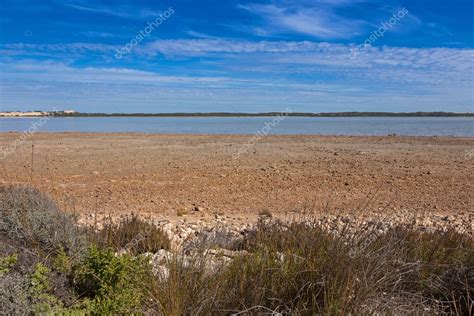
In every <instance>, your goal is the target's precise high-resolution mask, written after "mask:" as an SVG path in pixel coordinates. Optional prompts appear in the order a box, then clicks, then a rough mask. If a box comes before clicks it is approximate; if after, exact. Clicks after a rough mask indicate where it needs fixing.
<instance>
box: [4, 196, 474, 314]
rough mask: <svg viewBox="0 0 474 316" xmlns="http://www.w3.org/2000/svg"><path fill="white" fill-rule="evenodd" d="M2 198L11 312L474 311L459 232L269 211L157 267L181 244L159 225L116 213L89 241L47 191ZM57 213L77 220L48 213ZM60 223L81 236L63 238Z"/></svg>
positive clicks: (468, 243) (470, 270) (473, 258)
mask: <svg viewBox="0 0 474 316" xmlns="http://www.w3.org/2000/svg"><path fill="white" fill-rule="evenodd" d="M13 196H18V197H19V198H18V199H16V198H13ZM0 198H1V201H0V205H1V206H2V208H1V212H2V220H1V223H2V226H1V227H2V229H1V230H0V237H1V238H2V239H1V240H2V241H6V242H7V243H10V245H11V248H12V249H16V252H13V253H12V250H11V249H10V250H9V253H8V254H3V253H2V254H1V256H0V271H1V272H0V309H1V310H2V311H5V312H7V313H10V314H18V313H21V314H28V313H34V312H50V313H66V314H67V313H73V312H78V313H82V314H132V313H135V314H140V313H150V314H159V315H182V314H192V315H207V314H230V313H237V312H243V311H246V314H253V315H256V314H262V313H273V312H274V313H281V314H297V315H300V314H304V315H310V314H325V315H326V314H328V315H332V314H334V315H335V314H337V315H340V314H426V313H427V314H455V315H469V314H472V312H473V303H472V299H473V297H474V293H473V291H474V244H473V240H472V237H471V236H469V235H466V234H460V233H456V232H454V231H444V232H442V231H433V232H426V231H419V230H416V229H415V228H413V227H394V228H391V229H389V230H388V231H384V232H382V231H379V230H377V228H376V227H375V226H373V227H370V226H368V227H366V229H364V230H360V231H358V232H356V233H354V232H353V231H349V230H344V229H343V230H342V231H341V232H340V233H339V234H335V233H333V232H329V231H328V230H326V229H325V228H323V227H322V226H320V225H318V224H317V223H316V222H311V221H305V222H292V223H282V222H279V221H277V220H274V219H270V218H268V217H267V216H264V217H262V219H261V220H260V221H259V223H258V224H257V225H256V227H255V228H254V229H253V230H251V231H250V232H248V233H247V234H246V235H245V236H244V237H243V239H240V240H239V241H238V242H235V241H228V242H226V241H223V240H221V239H222V238H224V239H225V238H228V239H231V238H232V234H225V233H223V232H222V231H221V230H219V232H218V234H217V235H218V236H219V238H218V242H217V241H209V240H207V241H203V242H201V243H196V245H195V247H194V249H190V248H186V249H185V250H183V253H174V254H173V255H172V256H171V258H168V259H167V260H165V261H164V262H162V263H160V264H162V266H161V267H162V268H163V269H164V271H166V273H156V272H155V275H153V274H152V273H153V272H152V271H155V270H154V268H153V267H152V265H151V264H150V262H151V258H150V257H148V256H145V255H143V253H145V252H152V253H154V252H158V251H159V250H160V249H169V248H170V241H169V239H168V237H167V236H166V234H164V232H163V231H162V230H161V229H160V228H159V227H157V226H155V225H152V224H150V223H148V222H146V221H144V220H142V219H139V218H138V217H136V216H132V217H129V218H125V219H124V221H123V222H118V223H112V222H111V221H110V222H106V223H105V224H104V226H103V228H102V229H101V230H97V229H95V230H93V233H92V234H91V237H90V238H89V242H88V244H87V243H86V242H84V241H83V240H82V236H83V235H82V233H78V232H82V231H83V230H82V229H80V228H78V227H76V224H75V223H74V221H72V220H70V219H68V220H65V219H63V217H61V215H59V214H62V213H60V211H59V209H58V208H57V207H56V206H55V204H54V203H53V202H52V201H51V200H50V199H48V198H46V197H45V196H44V195H42V194H40V193H39V192H38V191H36V190H34V189H31V188H27V189H26V188H15V187H10V188H7V189H5V188H4V189H2V190H1V196H0ZM41 210H43V211H41ZM30 212H31V213H32V214H29V213H30ZM37 213H41V216H40V215H39V214H37ZM12 214H15V215H14V216H13V215H12ZM20 215H21V216H20ZM4 216H6V219H5V218H4ZM64 216H66V215H64ZM50 217H51V218H50ZM58 218H60V220H58ZM65 218H69V217H65ZM36 221H38V222H39V223H44V225H43V226H41V225H38V224H36V223H37V222H36ZM58 221H59V222H61V223H66V224H67V225H72V226H70V227H67V228H66V229H64V228H58V227H56V226H55V225H50V224H47V223H49V222H54V223H58ZM73 226H74V227H73ZM15 229H16V230H15ZM14 232H15V233H14ZM16 232H18V233H16ZM55 234H75V235H72V236H64V238H65V239H64V240H60V239H58V238H57V236H55ZM78 234H79V235H78ZM47 235H49V237H48V236H47ZM78 236H81V237H80V238H79V237H78ZM77 240H81V242H80V243H79V242H77ZM224 244H226V245H232V247H231V248H232V249H233V250H234V251H233V252H232V253H234V254H235V256H233V257H232V258H231V259H230V258H227V259H226V260H223V261H222V263H221V264H218V265H214V266H213V268H212V269H209V265H210V259H211V258H210V257H209V255H208V254H209V251H208V250H209V248H210V247H212V248H215V247H221V248H220V249H222V248H223V247H222V245H224ZM77 245H81V247H83V248H84V247H85V248H86V250H85V252H84V253H83V255H81V256H76V255H75V253H76V251H75V250H74V251H73V249H77V248H76V246H77ZM81 247H79V248H81ZM25 248H28V249H36V248H38V249H40V251H38V252H35V255H37V256H38V257H37V258H38V260H33V261H31V260H30V261H28V260H27V261H25V260H24V259H22V258H23V255H22V251H24V249H25ZM81 249H82V248H81ZM123 250H126V252H124V251H123ZM160 251H163V250H160ZM184 252H186V254H185V253H184ZM17 253H18V255H17ZM35 258H36V257H35ZM26 264H29V265H31V266H30V267H29V268H28V269H26V270H25V269H23V268H22V267H21V265H26ZM20 270H25V271H29V272H28V273H27V274H23V275H22V274H19V273H18V271H20ZM53 285H54V286H53ZM61 286H62V287H61ZM58 289H62V291H63V293H62V294H61V292H60V291H58Z"/></svg>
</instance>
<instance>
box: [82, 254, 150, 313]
mask: <svg viewBox="0 0 474 316" xmlns="http://www.w3.org/2000/svg"><path fill="white" fill-rule="evenodd" d="M150 276H151V270H150V266H149V263H148V259H146V258H143V257H132V256H131V255H128V254H124V255H120V256H118V255H115V254H114V252H113V251H112V250H100V249H98V248H96V247H92V248H90V249H89V252H88V254H87V256H86V257H85V258H84V259H83V261H81V262H80V263H78V264H77V265H76V266H75V267H74V269H73V284H74V287H75V290H76V291H77V293H78V294H79V295H80V297H81V298H85V299H86V300H85V301H84V302H83V305H84V306H85V308H86V309H87V310H89V311H90V312H91V313H92V314H98V315H104V314H107V315H109V314H110V315H112V314H131V313H138V312H140V310H141V307H142V306H143V303H144V300H145V294H144V292H145V288H146V285H147V284H148V282H149V279H150Z"/></svg>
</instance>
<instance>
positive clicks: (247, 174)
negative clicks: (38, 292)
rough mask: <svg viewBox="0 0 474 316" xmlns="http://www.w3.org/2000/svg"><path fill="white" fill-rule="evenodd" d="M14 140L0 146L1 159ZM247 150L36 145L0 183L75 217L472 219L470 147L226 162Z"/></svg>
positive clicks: (269, 150) (262, 155)
mask: <svg viewBox="0 0 474 316" xmlns="http://www.w3.org/2000/svg"><path fill="white" fill-rule="evenodd" d="M19 137H20V134H18V133H2V134H0V146H1V148H5V147H6V146H8V145H9V144H11V143H12V142H14V141H15V140H16V139H18V138H19ZM250 138H251V136H207V135H206V136H204V135H203V136H201V135H145V134H85V133H58V134H49V133H41V134H36V135H34V137H33V138H31V139H29V140H27V141H26V142H24V143H23V144H22V145H21V146H20V147H19V148H18V149H17V150H16V151H15V152H14V153H12V154H10V155H8V156H7V157H6V159H4V160H2V161H0V162H1V165H2V168H1V169H0V177H1V178H0V181H1V182H4V183H11V182H29V183H31V182H33V183H34V185H36V186H37V187H39V188H40V189H41V190H44V191H46V192H48V193H50V194H51V195H52V196H53V197H54V198H55V199H56V200H58V201H59V203H60V204H61V205H62V206H63V207H65V208H66V209H68V210H70V211H75V212H78V213H81V214H86V213H87V214H89V213H95V212H97V213H99V214H104V213H105V214H109V213H111V214H120V213H130V212H140V213H141V214H145V215H153V216H160V215H167V216H173V215H176V213H177V211H178V210H183V209H185V210H188V209H191V208H193V207H194V206H199V207H202V208H203V210H204V211H203V212H207V213H219V214H233V215H236V214H239V216H243V217H244V218H245V216H248V217H249V218H250V217H252V216H255V215H256V214H258V213H259V212H261V211H262V210H270V211H271V212H273V213H278V212H280V213H286V212H301V211H302V210H305V209H308V208H312V209H325V208H326V209H331V210H336V211H338V210H340V211H353V210H357V209H359V210H360V209H361V210H363V211H366V210H375V211H383V212H387V213H393V212H399V211H408V212H410V213H411V212H413V213H417V214H420V213H421V214H422V213H423V212H430V213H436V214H466V215H467V214H469V213H470V214H472V213H473V212H474V211H473V205H474V204H473V198H472V196H473V193H474V190H473V189H474V181H473V180H474V174H473V171H474V157H472V158H471V157H469V156H468V155H467V154H466V151H470V150H472V149H473V148H474V138H448V137H339V136H338V137H332V136H269V137H266V138H264V139H261V140H260V142H258V143H256V144H255V145H253V146H252V147H250V148H249V150H248V151H247V152H246V153H243V154H241V155H240V156H239V157H238V158H235V156H236V153H237V152H239V150H241V148H242V146H244V145H245V144H247V142H248V141H249V140H250ZM32 143H34V155H33V156H32ZM32 158H33V167H32V165H31V164H32Z"/></svg>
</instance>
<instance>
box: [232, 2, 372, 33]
mask: <svg viewBox="0 0 474 316" xmlns="http://www.w3.org/2000/svg"><path fill="white" fill-rule="evenodd" d="M239 7H240V8H241V9H244V10H246V11H248V12H250V13H253V14H257V15H259V16H260V17H262V18H263V19H264V21H265V23H266V25H267V26H268V27H264V28H263V29H264V30H265V32H266V33H269V34H271V33H275V32H277V33H278V32H280V33H285V32H286V33H287V32H296V33H302V34H305V35H310V36H313V37H316V38H320V39H346V38H352V37H354V36H357V35H360V34H361V33H362V29H363V26H364V24H365V23H364V22H363V21H361V20H357V19H348V18H344V17H342V16H340V15H337V14H335V13H334V12H333V11H332V9H331V7H325V6H323V7H312V8H308V7H302V6H279V5H274V4H247V5H240V6H239Z"/></svg>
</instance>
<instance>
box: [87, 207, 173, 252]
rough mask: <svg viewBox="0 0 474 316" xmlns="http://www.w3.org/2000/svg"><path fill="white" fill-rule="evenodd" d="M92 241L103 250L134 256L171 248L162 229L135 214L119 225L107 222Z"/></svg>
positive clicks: (95, 233)
mask: <svg viewBox="0 0 474 316" xmlns="http://www.w3.org/2000/svg"><path fill="white" fill-rule="evenodd" d="M92 241H93V242H94V243H95V244H97V245H98V246H99V247H102V248H107V247H111V248H112V249H115V250H117V251H118V250H123V249H125V250H128V251H130V252H131V253H133V254H141V253H145V252H152V253H154V252H157V251H158V250H160V249H169V248H170V240H169V238H168V236H167V235H166V233H165V232H164V231H163V230H162V229H161V228H159V227H157V226H156V225H154V224H152V223H150V222H148V221H145V220H143V219H140V218H139V217H138V216H137V215H133V214H132V215H131V216H127V217H125V218H124V219H122V220H121V221H119V222H117V223H115V222H113V221H112V220H111V219H108V220H106V221H105V222H104V226H103V228H102V229H101V230H99V231H97V232H93V233H92Z"/></svg>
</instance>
